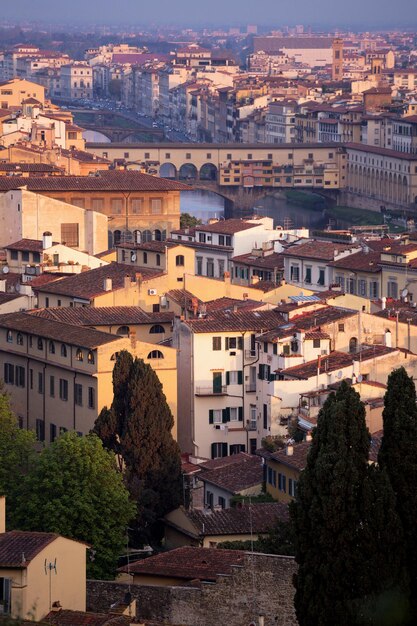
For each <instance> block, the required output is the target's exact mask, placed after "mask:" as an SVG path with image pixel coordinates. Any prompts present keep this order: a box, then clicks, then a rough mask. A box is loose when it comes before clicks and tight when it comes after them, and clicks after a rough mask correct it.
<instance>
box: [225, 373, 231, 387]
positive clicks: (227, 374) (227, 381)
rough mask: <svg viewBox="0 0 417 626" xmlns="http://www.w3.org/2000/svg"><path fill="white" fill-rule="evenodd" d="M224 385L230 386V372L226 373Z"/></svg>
mask: <svg viewBox="0 0 417 626" xmlns="http://www.w3.org/2000/svg"><path fill="white" fill-rule="evenodd" d="M226 385H230V372H226Z"/></svg>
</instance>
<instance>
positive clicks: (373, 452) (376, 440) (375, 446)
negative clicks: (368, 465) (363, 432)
mask: <svg viewBox="0 0 417 626" xmlns="http://www.w3.org/2000/svg"><path fill="white" fill-rule="evenodd" d="M383 436H384V431H383V430H378V431H377V432H376V433H374V434H373V435H372V438H371V447H370V449H369V460H370V461H371V462H372V463H376V462H377V461H378V453H379V450H380V448H381V443H382V437H383Z"/></svg>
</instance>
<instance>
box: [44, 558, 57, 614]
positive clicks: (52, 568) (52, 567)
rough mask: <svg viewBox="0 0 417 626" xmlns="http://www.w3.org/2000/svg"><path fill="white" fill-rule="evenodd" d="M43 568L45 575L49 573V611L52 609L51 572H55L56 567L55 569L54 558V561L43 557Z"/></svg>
mask: <svg viewBox="0 0 417 626" xmlns="http://www.w3.org/2000/svg"><path fill="white" fill-rule="evenodd" d="M44 568H45V575H46V576H48V575H49V612H51V611H52V572H55V574H57V573H58V572H57V569H56V558H55V559H54V561H53V562H52V561H49V562H48V560H47V559H45V563H44Z"/></svg>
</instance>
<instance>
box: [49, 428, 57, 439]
mask: <svg viewBox="0 0 417 626" xmlns="http://www.w3.org/2000/svg"><path fill="white" fill-rule="evenodd" d="M55 439H56V424H50V425H49V441H50V442H51V443H53V442H54V441H55Z"/></svg>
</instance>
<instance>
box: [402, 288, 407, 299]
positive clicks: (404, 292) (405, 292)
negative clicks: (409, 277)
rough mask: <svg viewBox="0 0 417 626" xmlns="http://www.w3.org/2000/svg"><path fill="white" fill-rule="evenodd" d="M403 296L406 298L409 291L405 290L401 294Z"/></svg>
mask: <svg viewBox="0 0 417 626" xmlns="http://www.w3.org/2000/svg"><path fill="white" fill-rule="evenodd" d="M401 296H402V297H403V298H406V297H407V296H408V289H403V290H402V292H401Z"/></svg>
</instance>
